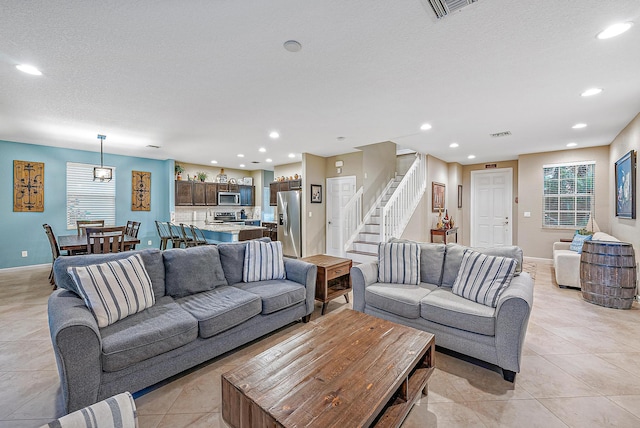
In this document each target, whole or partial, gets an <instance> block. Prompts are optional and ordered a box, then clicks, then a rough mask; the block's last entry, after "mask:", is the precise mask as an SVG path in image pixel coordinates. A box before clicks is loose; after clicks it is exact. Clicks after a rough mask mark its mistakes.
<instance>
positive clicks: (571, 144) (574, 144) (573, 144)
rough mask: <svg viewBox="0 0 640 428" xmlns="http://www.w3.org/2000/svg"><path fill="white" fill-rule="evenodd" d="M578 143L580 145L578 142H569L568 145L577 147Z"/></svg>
mask: <svg viewBox="0 0 640 428" xmlns="http://www.w3.org/2000/svg"><path fill="white" fill-rule="evenodd" d="M577 145H578V143H568V144H567V147H575V146H577Z"/></svg>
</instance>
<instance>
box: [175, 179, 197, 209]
mask: <svg viewBox="0 0 640 428" xmlns="http://www.w3.org/2000/svg"><path fill="white" fill-rule="evenodd" d="M176 205H193V186H192V185H191V181H182V180H176Z"/></svg>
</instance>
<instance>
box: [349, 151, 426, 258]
mask: <svg viewBox="0 0 640 428" xmlns="http://www.w3.org/2000/svg"><path fill="white" fill-rule="evenodd" d="M426 177H427V174H426V157H425V156H424V155H421V154H418V155H416V160H415V161H414V162H413V165H411V168H409V171H407V174H406V175H403V176H402V175H399V176H396V177H395V178H394V179H392V180H391V181H390V182H389V183H388V184H387V186H386V188H385V189H384V190H383V192H382V194H381V196H380V197H379V198H378V200H377V201H376V202H375V203H374V204H373V207H372V208H371V210H369V212H368V213H367V214H366V215H365V217H364V219H363V221H362V223H361V224H360V225H359V227H358V228H357V229H355V233H353V235H352V236H351V238H350V239H349V240H348V241H347V243H346V247H347V249H346V256H347V257H348V258H350V259H351V260H353V261H354V263H368V262H372V261H376V260H378V244H379V243H380V242H386V241H387V240H388V239H389V238H391V237H400V236H401V235H402V232H403V231H404V229H405V227H406V226H407V223H408V222H409V220H410V219H411V216H412V215H413V212H414V211H415V209H416V207H417V205H418V203H419V202H420V199H421V198H422V195H423V194H424V192H425V190H426V188H427V180H426Z"/></svg>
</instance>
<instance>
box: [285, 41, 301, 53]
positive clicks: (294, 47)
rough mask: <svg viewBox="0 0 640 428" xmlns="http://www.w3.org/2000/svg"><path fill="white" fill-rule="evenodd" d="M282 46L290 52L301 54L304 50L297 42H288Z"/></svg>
mask: <svg viewBox="0 0 640 428" xmlns="http://www.w3.org/2000/svg"><path fill="white" fill-rule="evenodd" d="M282 46H284V48H285V49H286V50H288V51H289V52H300V49H302V45H301V44H300V42H298V41H296V40H287V41H286V42H284V43H283V44H282Z"/></svg>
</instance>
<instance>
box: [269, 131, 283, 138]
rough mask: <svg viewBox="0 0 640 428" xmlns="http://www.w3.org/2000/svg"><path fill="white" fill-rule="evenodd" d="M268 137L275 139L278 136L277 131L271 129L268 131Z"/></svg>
mask: <svg viewBox="0 0 640 428" xmlns="http://www.w3.org/2000/svg"><path fill="white" fill-rule="evenodd" d="M269 138H271V139H273V140H275V139H277V138H280V134H279V133H278V132H277V131H271V132H270V133H269Z"/></svg>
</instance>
